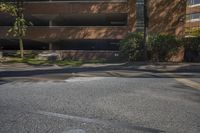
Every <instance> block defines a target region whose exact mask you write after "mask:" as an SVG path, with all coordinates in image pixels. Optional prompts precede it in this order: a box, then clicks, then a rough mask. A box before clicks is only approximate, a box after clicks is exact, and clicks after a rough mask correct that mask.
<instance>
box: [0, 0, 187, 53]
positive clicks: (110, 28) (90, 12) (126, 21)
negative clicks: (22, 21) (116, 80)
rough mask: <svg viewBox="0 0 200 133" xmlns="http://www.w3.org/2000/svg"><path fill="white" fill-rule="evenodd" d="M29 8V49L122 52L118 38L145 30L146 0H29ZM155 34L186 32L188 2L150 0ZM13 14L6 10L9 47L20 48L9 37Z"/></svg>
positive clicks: (1, 26) (1, 29)
mask: <svg viewBox="0 0 200 133" xmlns="http://www.w3.org/2000/svg"><path fill="white" fill-rule="evenodd" d="M25 1H26V2H25V5H24V9H25V11H24V13H25V17H26V19H27V20H29V21H31V22H32V23H33V26H30V27H29V28H28V32H27V36H26V37H25V39H24V40H25V49H27V50H31V49H35V50H48V49H49V48H50V49H54V50H96V51H117V50H118V42H119V41H120V40H121V39H123V38H124V37H125V36H127V34H128V33H130V32H135V31H141V30H142V29H143V2H144V0H71V1H69V0H59V1H58V0H40V1H39V0H38V1H36V0H34V1H31V0H25ZM148 7H149V10H148V13H149V33H150V34H156V33H168V34H174V35H178V36H184V25H185V14H186V1H185V0H149V3H148ZM12 21H13V18H12V17H10V16H8V15H6V14H0V39H1V43H0V45H1V47H2V48H3V49H11V50H14V49H18V45H17V42H16V41H15V40H14V39H11V38H9V37H8V36H6V32H7V30H8V28H9V26H10V25H11V24H12Z"/></svg>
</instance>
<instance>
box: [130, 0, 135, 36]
mask: <svg viewBox="0 0 200 133" xmlns="http://www.w3.org/2000/svg"><path fill="white" fill-rule="evenodd" d="M128 27H129V32H134V31H136V0H128Z"/></svg>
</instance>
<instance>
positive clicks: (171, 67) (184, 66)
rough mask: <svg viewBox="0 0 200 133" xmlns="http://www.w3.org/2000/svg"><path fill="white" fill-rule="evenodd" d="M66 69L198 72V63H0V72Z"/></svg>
mask: <svg viewBox="0 0 200 133" xmlns="http://www.w3.org/2000/svg"><path fill="white" fill-rule="evenodd" d="M66 68H69V69H70V68H87V69H90V68H92V69H94V68H111V69H112V68H113V69H115V70H116V69H122V68H123V69H135V70H145V71H148V70H149V71H152V70H153V71H160V72H179V71H181V72H184V71H186V72H200V63H166V62H164V63H144V62H135V63H110V64H104V63H99V64H98V63H97V64H84V65H82V66H79V67H72V66H63V67H62V66H57V65H50V66H42V65H41V66H32V65H27V64H24V63H13V64H2V63H0V71H2V70H3V71H6V70H8V71H18V70H38V69H39V70H46V69H66Z"/></svg>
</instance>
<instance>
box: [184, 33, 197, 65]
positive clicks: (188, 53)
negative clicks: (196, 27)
mask: <svg viewBox="0 0 200 133" xmlns="http://www.w3.org/2000/svg"><path fill="white" fill-rule="evenodd" d="M183 43H184V47H185V60H186V61H189V62H191V61H192V62H193V61H200V36H199V37H189V38H184V39H183Z"/></svg>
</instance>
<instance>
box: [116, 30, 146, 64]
mask: <svg viewBox="0 0 200 133" xmlns="http://www.w3.org/2000/svg"><path fill="white" fill-rule="evenodd" d="M142 43H143V34H142V33H131V34H129V35H128V36H127V37H126V38H125V39H124V40H122V41H121V42H120V52H121V54H122V56H123V57H126V58H128V59H129V60H131V61H139V60H142V57H143V52H142Z"/></svg>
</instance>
